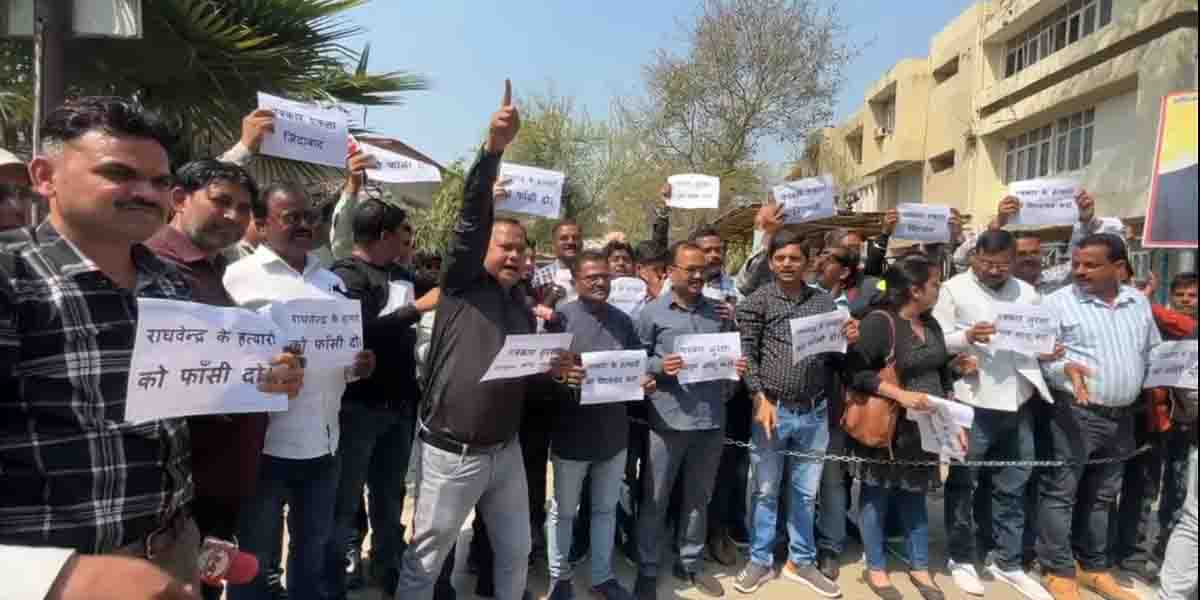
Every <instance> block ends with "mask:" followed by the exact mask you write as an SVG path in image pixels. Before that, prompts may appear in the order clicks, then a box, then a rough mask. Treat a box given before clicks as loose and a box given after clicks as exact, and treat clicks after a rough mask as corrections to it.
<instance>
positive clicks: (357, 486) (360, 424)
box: [328, 404, 416, 596]
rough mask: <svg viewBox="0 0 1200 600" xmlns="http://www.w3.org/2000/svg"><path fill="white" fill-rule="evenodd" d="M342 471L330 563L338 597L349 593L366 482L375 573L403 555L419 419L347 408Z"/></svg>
mask: <svg viewBox="0 0 1200 600" xmlns="http://www.w3.org/2000/svg"><path fill="white" fill-rule="evenodd" d="M340 421H341V428H342V438H341V440H342V441H341V444H340V446H339V448H338V454H339V455H340V456H341V460H342V473H341V477H340V481H339V483H338V494H337V504H336V505H335V507H334V513H333V514H334V533H333V536H332V537H331V538H330V543H329V551H328V563H329V570H330V575H329V577H330V580H331V584H332V586H333V593H334V594H335V596H341V595H343V594H345V592H346V569H345V557H346V551H347V549H349V548H351V547H353V546H354V542H355V540H356V539H357V538H358V525H357V523H356V521H357V515H358V511H359V508H360V506H361V505H362V497H363V484H364V483H365V484H367V485H368V486H369V487H370V490H371V502H370V504H369V508H370V522H371V549H372V550H371V556H372V561H371V562H372V567H374V568H376V569H377V570H376V571H375V572H376V573H385V572H386V571H387V570H389V569H395V568H396V563H397V562H398V561H399V557H400V555H402V554H403V553H404V549H403V544H404V542H403V540H404V524H403V523H402V522H401V519H400V515H401V513H402V512H403V510H404V496H405V487H404V479H405V475H407V473H408V459H409V455H410V454H411V452H412V444H413V436H414V434H415V433H416V421H415V420H414V419H413V418H411V417H405V416H402V415H400V414H398V413H396V412H395V411H393V410H388V409H377V408H368V407H365V406H360V405H354V404H347V405H345V406H343V407H342V412H341V415H340Z"/></svg>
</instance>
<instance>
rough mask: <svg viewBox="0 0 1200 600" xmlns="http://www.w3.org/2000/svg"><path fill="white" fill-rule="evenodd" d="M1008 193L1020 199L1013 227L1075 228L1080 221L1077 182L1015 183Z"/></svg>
mask: <svg viewBox="0 0 1200 600" xmlns="http://www.w3.org/2000/svg"><path fill="white" fill-rule="evenodd" d="M1008 193H1009V194H1011V195H1013V196H1016V197H1017V198H1019V199H1020V200H1021V210H1019V211H1017V214H1016V215H1015V216H1014V217H1013V218H1012V220H1011V221H1010V222H1011V223H1012V224H1013V225H1074V224H1075V223H1078V222H1079V206H1078V205H1076V204H1075V196H1077V195H1078V194H1079V182H1078V181H1076V180H1074V179H1030V180H1027V181H1015V182H1013V183H1012V184H1010V185H1009V186H1008Z"/></svg>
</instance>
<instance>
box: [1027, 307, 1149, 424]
mask: <svg viewBox="0 0 1200 600" xmlns="http://www.w3.org/2000/svg"><path fill="white" fill-rule="evenodd" d="M1044 306H1046V307H1048V308H1050V309H1051V310H1052V311H1054V312H1055V313H1057V315H1058V317H1059V319H1060V320H1061V323H1060V325H1059V328H1060V329H1059V341H1060V342H1061V343H1062V345H1063V346H1064V347H1065V348H1066V356H1064V357H1063V358H1062V360H1058V361H1055V362H1052V363H1043V365H1042V370H1043V371H1044V372H1045V374H1046V382H1047V383H1048V384H1050V387H1052V388H1055V389H1058V390H1061V391H1065V392H1067V393H1072V389H1071V383H1070V377H1068V376H1067V374H1066V371H1065V369H1066V366H1067V363H1071V362H1075V363H1080V364H1083V365H1085V366H1087V367H1088V368H1089V369H1091V371H1092V377H1090V378H1089V381H1088V392H1089V394H1090V396H1091V400H1090V402H1091V403H1092V404H1097V405H1101V406H1109V407H1121V406H1128V405H1130V404H1133V402H1134V401H1135V400H1137V398H1138V396H1139V394H1141V391H1142V381H1143V380H1144V379H1145V377H1146V370H1147V367H1148V366H1149V357H1150V350H1151V348H1153V347H1154V346H1156V345H1158V344H1159V343H1161V342H1162V337H1161V336H1160V335H1159V332H1158V326H1157V325H1155V323H1154V315H1153V313H1152V312H1151V311H1150V301H1149V300H1147V299H1146V297H1145V296H1143V295H1142V294H1141V293H1140V292H1138V291H1137V290H1136V289H1134V288H1132V287H1129V286H1122V287H1121V291H1120V292H1119V293H1118V294H1117V298H1116V301H1115V302H1114V303H1113V304H1112V305H1109V304H1107V303H1106V302H1104V301H1103V300H1101V299H1099V298H1097V297H1095V296H1093V295H1091V294H1086V293H1084V292H1083V291H1081V290H1080V289H1079V287H1078V286H1075V285H1070V286H1067V287H1065V288H1063V289H1061V290H1059V291H1057V292H1055V293H1053V294H1051V295H1049V296H1047V297H1046V298H1045V302H1044Z"/></svg>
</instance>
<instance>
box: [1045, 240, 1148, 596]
mask: <svg viewBox="0 0 1200 600" xmlns="http://www.w3.org/2000/svg"><path fill="white" fill-rule="evenodd" d="M1128 264H1129V257H1128V254H1127V252H1126V248H1125V242H1124V241H1122V240H1121V238H1120V237H1118V236H1115V235H1111V234H1103V233H1102V234H1096V235H1090V236H1088V237H1085V238H1083V240H1082V241H1081V242H1080V243H1079V248H1078V249H1077V250H1076V251H1075V255H1074V257H1073V258H1072V269H1073V276H1074V284H1073V285H1071V286H1069V287H1066V288H1063V289H1061V290H1059V291H1057V292H1055V293H1053V294H1051V295H1050V296H1048V297H1047V298H1046V300H1045V304H1046V305H1047V306H1048V307H1049V308H1050V309H1051V310H1052V311H1053V312H1054V313H1056V315H1057V316H1058V318H1059V320H1060V326H1059V331H1060V334H1059V338H1060V341H1061V343H1062V344H1063V346H1064V347H1065V348H1066V355H1065V356H1063V357H1062V358H1060V359H1058V360H1055V361H1053V362H1049V363H1044V364H1043V365H1042V371H1043V373H1044V374H1045V376H1046V381H1047V383H1049V384H1050V388H1051V390H1052V391H1053V393H1054V400H1055V403H1054V406H1053V417H1052V421H1051V423H1050V435H1051V442H1052V446H1053V458H1054V459H1058V460H1067V461H1071V462H1072V463H1073V465H1072V466H1071V467H1068V468H1060V469H1051V470H1049V471H1046V472H1045V473H1043V474H1042V480H1041V514H1040V516H1039V519H1038V527H1039V528H1040V531H1039V533H1038V548H1037V553H1038V562H1040V563H1041V565H1042V568H1043V570H1044V572H1045V573H1046V587H1047V588H1048V589H1049V591H1050V593H1051V595H1053V596H1054V598H1055V599H1056V600H1062V599H1074V598H1078V597H1079V586H1080V584H1082V585H1083V586H1085V587H1087V588H1089V589H1091V590H1093V591H1095V592H1097V593H1099V594H1101V595H1102V596H1104V597H1106V598H1110V599H1116V600H1136V595H1134V594H1133V593H1132V592H1129V591H1127V590H1125V589H1124V588H1122V587H1121V586H1120V585H1118V584H1117V582H1116V580H1115V579H1114V578H1113V575H1112V574H1111V573H1110V572H1109V568H1110V566H1111V565H1110V558H1109V555H1108V546H1109V544H1108V540H1109V512H1110V511H1111V509H1112V506H1113V504H1114V503H1115V501H1116V499H1117V496H1118V493H1119V491H1120V489H1121V485H1122V478H1123V472H1124V463H1121V462H1114V463H1104V464H1094V465H1084V464H1082V463H1083V461H1087V460H1093V459H1098V458H1114V457H1122V456H1127V455H1128V454H1130V453H1132V452H1133V450H1134V433H1133V430H1134V427H1135V426H1136V425H1135V423H1136V418H1135V413H1136V407H1135V403H1136V402H1137V400H1138V397H1139V396H1140V394H1141V391H1142V383H1143V380H1144V379H1145V377H1146V373H1147V368H1148V358H1149V356H1150V351H1151V349H1152V348H1153V347H1154V346H1156V345H1158V344H1159V343H1160V342H1161V341H1162V337H1161V336H1160V334H1159V331H1158V327H1157V326H1156V325H1155V322H1154V316H1153V314H1152V313H1151V311H1150V303H1149V301H1147V300H1146V297H1145V296H1143V295H1142V294H1141V293H1139V292H1138V291H1137V290H1136V289H1134V288H1132V287H1129V286H1123V285H1121V277H1122V273H1123V271H1124V270H1125V269H1126V268H1128Z"/></svg>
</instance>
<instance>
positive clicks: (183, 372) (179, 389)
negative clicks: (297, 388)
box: [125, 298, 288, 423]
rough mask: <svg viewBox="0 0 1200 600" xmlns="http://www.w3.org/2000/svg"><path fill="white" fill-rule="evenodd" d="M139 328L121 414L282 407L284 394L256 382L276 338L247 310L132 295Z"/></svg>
mask: <svg viewBox="0 0 1200 600" xmlns="http://www.w3.org/2000/svg"><path fill="white" fill-rule="evenodd" d="M137 302H138V321H137V324H138V331H137V338H136V341H135V342H134V345H133V359H132V360H131V361H130V365H129V382H128V384H127V385H126V391H125V420H126V421H128V422H130V423H144V422H146V421H154V420H158V419H170V418H178V417H189V416H194V415H217V414H240V413H255V412H277V411H282V410H287V408H288V400H287V396H286V395H284V394H264V393H262V392H260V391H258V384H259V382H260V381H261V379H262V378H263V377H264V376H265V374H266V372H267V369H269V368H270V367H269V365H270V362H271V359H272V358H274V357H275V356H276V355H277V354H279V352H280V351H281V349H282V347H283V336H282V335H280V332H279V328H278V327H277V326H276V325H275V323H274V322H272V321H271V319H269V318H267V317H265V316H262V315H259V314H258V313H255V312H253V311H249V310H245V309H241V308H231V307H220V306H209V305H207V304H198V303H195V302H181V301H178V300H160V299H154V298H138V300H137Z"/></svg>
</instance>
